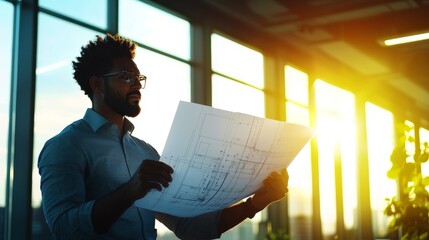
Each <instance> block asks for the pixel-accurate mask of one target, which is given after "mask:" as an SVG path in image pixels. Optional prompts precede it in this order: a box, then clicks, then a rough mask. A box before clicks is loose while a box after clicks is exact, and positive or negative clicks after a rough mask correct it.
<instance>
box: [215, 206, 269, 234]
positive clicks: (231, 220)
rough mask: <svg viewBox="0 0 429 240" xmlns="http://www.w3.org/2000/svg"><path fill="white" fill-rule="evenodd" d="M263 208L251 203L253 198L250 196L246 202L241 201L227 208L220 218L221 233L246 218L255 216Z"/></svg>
mask: <svg viewBox="0 0 429 240" xmlns="http://www.w3.org/2000/svg"><path fill="white" fill-rule="evenodd" d="M260 210H262V209H257V208H256V207H255V206H253V204H252V203H251V198H248V199H247V200H246V201H245V202H240V203H238V204H236V205H233V206H231V207H228V208H225V209H224V210H223V211H222V213H221V215H220V220H219V233H224V232H226V231H227V230H229V229H231V228H233V227H235V226H236V225H238V224H239V223H241V222H242V221H244V220H245V219H246V218H253V216H255V214H256V213H257V212H259V211H260Z"/></svg>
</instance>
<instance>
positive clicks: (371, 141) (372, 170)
mask: <svg viewBox="0 0 429 240" xmlns="http://www.w3.org/2000/svg"><path fill="white" fill-rule="evenodd" d="M365 107H366V121H367V122H366V125H367V126H366V127H367V137H368V161H369V180H370V184H369V185H370V199H371V209H372V221H373V222H372V226H373V231H374V237H376V238H378V237H380V238H382V237H383V236H385V235H386V233H387V232H388V225H389V221H390V219H389V218H387V216H386V215H385V214H384V209H385V208H386V204H387V202H386V200H385V199H386V198H391V197H393V196H395V195H396V184H395V181H394V180H392V179H389V178H388V177H387V171H388V170H389V169H390V168H391V162H390V155H391V153H392V150H393V147H394V142H395V138H394V123H393V115H392V113H391V112H389V111H387V110H385V109H382V108H380V107H378V106H376V105H374V104H371V103H366V106H365Z"/></svg>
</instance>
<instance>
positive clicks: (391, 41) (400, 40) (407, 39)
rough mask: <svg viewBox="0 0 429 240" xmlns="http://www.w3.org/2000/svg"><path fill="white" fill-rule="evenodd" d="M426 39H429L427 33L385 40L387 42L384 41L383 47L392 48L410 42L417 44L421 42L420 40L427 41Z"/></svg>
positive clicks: (428, 33)
mask: <svg viewBox="0 0 429 240" xmlns="http://www.w3.org/2000/svg"><path fill="white" fill-rule="evenodd" d="M427 39H429V32H425V33H420V34H415V35H409V36H404V37H398V38H391V39H387V40H384V45H386V46H393V45H398V44H404V43H410V42H417V41H422V40H427Z"/></svg>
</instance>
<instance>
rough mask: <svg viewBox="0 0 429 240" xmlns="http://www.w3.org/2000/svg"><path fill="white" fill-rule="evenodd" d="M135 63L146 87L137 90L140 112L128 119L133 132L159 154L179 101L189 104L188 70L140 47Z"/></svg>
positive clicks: (184, 66)
mask: <svg viewBox="0 0 429 240" xmlns="http://www.w3.org/2000/svg"><path fill="white" fill-rule="evenodd" d="M135 62H136V63H137V65H138V66H139V68H140V72H141V73H142V74H144V75H146V76H147V84H146V88H145V89H143V90H142V91H141V93H142V101H141V103H140V106H141V108H142V111H141V113H140V114H139V116H137V117H136V118H135V119H131V121H132V122H133V123H134V124H135V126H136V128H135V130H134V132H133V133H134V135H135V136H137V137H139V138H141V139H144V140H145V141H147V142H149V143H150V144H151V145H152V146H153V147H155V148H156V149H157V150H158V152H159V153H160V154H161V153H162V150H163V148H164V143H165V141H166V140H167V136H168V133H169V131H170V126H171V123H172V122H173V118H174V115H175V113H176V108H177V105H178V104H179V101H180V100H183V101H187V102H190V101H191V68H190V66H189V65H188V64H185V63H183V62H179V61H176V60H174V59H171V58H167V57H165V56H162V55H160V54H157V53H154V52H151V51H148V50H145V49H142V48H138V49H137V53H136V59H135ZM165 69H169V71H165Z"/></svg>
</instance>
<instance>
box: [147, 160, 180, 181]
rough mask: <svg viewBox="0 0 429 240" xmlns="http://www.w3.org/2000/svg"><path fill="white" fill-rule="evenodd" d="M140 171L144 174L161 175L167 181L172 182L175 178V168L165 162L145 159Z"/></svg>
mask: <svg viewBox="0 0 429 240" xmlns="http://www.w3.org/2000/svg"><path fill="white" fill-rule="evenodd" d="M139 171H140V173H141V174H142V176H145V175H147V176H159V177H160V179H163V180H165V181H167V182H171V181H172V180H173V178H172V177H171V174H172V173H173V172H174V171H173V168H171V167H170V166H169V165H167V164H165V163H163V162H159V161H154V160H145V161H143V163H142V165H141V167H140V169H139Z"/></svg>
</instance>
